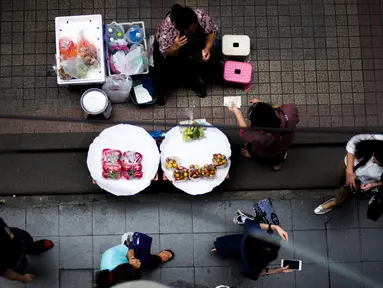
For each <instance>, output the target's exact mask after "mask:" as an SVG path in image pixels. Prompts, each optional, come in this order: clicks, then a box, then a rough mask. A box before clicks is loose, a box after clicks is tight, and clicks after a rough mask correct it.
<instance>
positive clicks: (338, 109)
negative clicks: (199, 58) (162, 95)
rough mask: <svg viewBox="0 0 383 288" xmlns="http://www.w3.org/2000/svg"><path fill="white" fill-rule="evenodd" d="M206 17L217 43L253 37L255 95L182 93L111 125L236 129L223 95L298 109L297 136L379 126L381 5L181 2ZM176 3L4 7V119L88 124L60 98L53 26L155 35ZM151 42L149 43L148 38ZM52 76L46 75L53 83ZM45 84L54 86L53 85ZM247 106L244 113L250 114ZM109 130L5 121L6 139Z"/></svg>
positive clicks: (330, 0)
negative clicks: (69, 18)
mask: <svg viewBox="0 0 383 288" xmlns="http://www.w3.org/2000/svg"><path fill="white" fill-rule="evenodd" d="M179 2H180V3H181V4H186V5H188V6H191V7H198V8H202V9H205V10H207V11H208V12H209V13H210V15H211V16H212V17H213V18H214V20H215V22H216V23H217V25H218V26H219V27H220V29H221V34H222V35H224V34H230V33H234V34H247V35H249V36H250V37H251V42H252V50H251V59H252V64H253V66H254V85H253V88H252V90H251V91H250V92H248V93H243V92H242V91H241V90H239V89H230V88H229V89H223V88H222V87H212V88H211V89H209V95H208V97H206V98H205V99H199V98H197V97H196V96H195V95H193V93H192V92H191V91H188V90H187V89H180V90H178V91H177V92H176V93H174V95H172V96H171V97H169V100H168V103H167V104H166V106H165V107H159V106H153V107H149V108H147V109H138V108H136V107H134V106H133V105H132V104H124V105H115V110H114V113H113V119H115V120H144V121H147V125H143V126H144V127H146V128H147V129H153V128H164V126H163V125H155V126H153V124H154V123H156V122H164V123H166V122H168V123H169V122H170V123H173V122H174V121H178V120H184V119H185V118H187V115H188V112H187V111H188V109H189V110H190V109H192V110H193V113H194V116H195V117H204V118H207V119H208V120H209V121H211V122H212V123H214V124H221V125H229V124H234V123H235V121H234V119H233V117H232V115H231V114H230V113H227V111H225V109H224V107H223V96H224V95H241V96H242V102H243V103H247V102H248V100H249V99H252V98H254V97H258V98H260V99H262V100H265V101H270V102H272V103H274V104H281V103H291V102H293V103H295V104H297V105H298V108H299V113H300V116H301V123H300V126H301V127H343V126H358V127H360V126H379V125H380V126H381V125H383V96H382V95H383V94H382V93H383V84H382V83H383V81H382V80H383V38H382V35H383V34H382V12H381V11H382V10H381V3H380V1H379V0H236V1H234V0H180V1H179ZM172 5H173V0H129V1H128V0H105V1H103V0H84V1H81V0H60V1H59V0H49V1H48V0H21V1H20V0H2V1H1V20H0V21H1V34H0V36H1V47H0V54H1V57H0V68H1V71H0V72H1V73H0V81H1V88H0V89H1V90H0V113H1V114H7V113H12V114H24V115H25V114H26V115H47V116H55V117H57V116H66V117H77V118H78V117H80V118H81V117H82V113H81V109H80V105H79V99H80V95H81V92H82V91H81V89H80V90H79V89H68V88H59V87H58V86H57V84H56V79H55V77H54V76H52V75H51V74H49V73H48V72H49V71H50V70H51V68H52V65H53V64H54V63H55V61H54V59H55V57H54V54H55V35H54V18H55V17H57V16H64V15H80V14H93V13H97V14H102V15H103V17H104V21H105V23H108V22H112V21H115V20H117V21H119V22H127V21H135V20H143V21H145V24H146V27H147V30H148V31H147V32H150V33H153V32H154V31H155V29H156V27H157V26H158V25H159V23H160V22H161V19H162V18H163V17H164V15H165V14H166V13H167V12H168V11H170V7H171V6H172ZM148 34H149V33H148ZM47 73H48V74H47ZM47 75H49V76H47ZM245 108H246V104H245V105H244V109H245ZM104 127H105V126H103V125H92V124H70V123H53V122H31V121H19V120H11V121H10V120H1V122H0V133H44V132H60V131H61V132H70V131H73V132H82V131H100V130H102V129H103V128H104Z"/></svg>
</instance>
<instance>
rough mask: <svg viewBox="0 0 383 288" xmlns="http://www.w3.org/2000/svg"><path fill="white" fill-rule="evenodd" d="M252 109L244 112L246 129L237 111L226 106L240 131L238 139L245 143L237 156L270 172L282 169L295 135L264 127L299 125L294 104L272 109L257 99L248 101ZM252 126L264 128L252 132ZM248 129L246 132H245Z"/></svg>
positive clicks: (291, 126)
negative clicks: (251, 160) (266, 167)
mask: <svg viewBox="0 0 383 288" xmlns="http://www.w3.org/2000/svg"><path fill="white" fill-rule="evenodd" d="M250 103H251V104H252V106H251V107H250V108H249V111H248V115H247V117H248V119H249V120H250V127H249V126H248V125H247V123H246V120H245V118H244V117H243V115H242V112H241V110H239V109H238V108H237V107H236V106H234V105H232V106H229V107H228V109H229V110H230V111H231V112H233V114H234V116H235V117H236V119H237V123H238V125H239V127H240V128H243V129H241V130H240V136H241V138H242V139H243V140H244V141H245V142H246V144H245V146H244V147H243V148H242V150H241V153H242V155H243V156H244V157H246V158H253V159H255V160H258V161H260V162H262V163H266V164H269V165H272V169H273V170H274V171H279V170H280V169H281V168H282V165H283V163H284V161H285V160H286V158H287V150H288V148H289V147H290V146H291V144H292V142H293V140H294V136H295V133H294V132H283V131H282V132H280V131H270V132H269V131H266V129H267V128H296V126H297V124H298V123H299V117H298V110H297V108H296V106H295V105H294V104H283V105H281V106H273V105H271V104H268V103H264V102H262V101H261V100H259V99H253V100H251V101H250ZM253 127H262V128H266V129H265V130H252V129H251V128H253ZM249 128H250V129H249Z"/></svg>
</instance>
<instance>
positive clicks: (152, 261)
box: [147, 254, 162, 269]
mask: <svg viewBox="0 0 383 288" xmlns="http://www.w3.org/2000/svg"><path fill="white" fill-rule="evenodd" d="M161 264H162V259H161V257H160V256H157V255H153V254H152V255H150V257H149V264H148V267H147V269H155V268H157V267H158V266H160V265H161Z"/></svg>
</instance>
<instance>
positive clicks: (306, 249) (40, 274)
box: [0, 191, 383, 288]
mask: <svg viewBox="0 0 383 288" xmlns="http://www.w3.org/2000/svg"><path fill="white" fill-rule="evenodd" d="M307 193H308V194H307V195H310V194H309V193H310V191H307ZM254 195H256V194H254ZM308 197H310V196H308ZM145 198H148V199H150V196H147V197H143V198H139V199H141V200H140V201H141V202H140V201H136V200H133V199H134V198H118V199H116V198H113V199H115V200H118V202H110V201H108V202H100V203H97V202H95V203H92V202H84V203H82V201H81V198H80V200H78V201H77V204H61V205H56V204H52V205H43V206H30V205H33V204H31V203H35V202H32V201H28V198H27V201H25V203H26V205H28V206H29V207H26V206H25V207H24V206H23V205H22V204H21V206H20V205H18V207H17V208H9V207H7V206H1V207H0V216H1V217H3V218H4V219H5V220H6V221H7V222H8V224H9V225H14V226H17V227H20V228H24V229H26V230H27V231H29V232H30V233H31V234H32V235H33V236H35V238H36V239H39V238H50V239H52V240H53V241H54V242H55V244H56V246H55V248H54V249H53V250H52V251H50V252H48V253H47V254H46V255H43V256H41V257H31V263H32V264H33V267H34V268H35V270H36V272H35V273H36V280H35V283H33V284H31V285H28V287H34V288H37V287H39V288H42V287H47V288H48V287H49V288H56V287H61V288H88V287H89V288H90V287H93V286H92V283H93V281H94V273H95V271H96V270H97V268H98V266H99V263H100V255H101V254H102V253H103V251H104V250H105V249H107V248H110V247H111V246H113V245H116V244H118V243H119V241H120V237H121V234H123V233H124V232H126V231H142V232H145V233H148V234H149V235H151V236H153V239H154V243H153V249H152V250H153V252H156V251H158V250H160V249H164V248H171V249H173V250H174V252H175V253H176V258H175V259H174V260H173V261H171V262H169V263H168V264H165V265H164V266H163V267H162V268H161V269H157V270H155V271H153V272H152V273H150V274H148V275H146V276H145V277H146V278H149V279H153V280H156V281H161V282H163V283H166V284H169V285H172V286H175V287H180V288H181V287H182V288H184V287H199V288H212V287H215V286H216V285H218V284H229V285H232V286H235V287H257V288H258V287H264V288H267V287H269V288H270V287H272V288H274V287H275V288H280V287H284V288H289V287H297V288H301V287H302V288H306V287H315V288H322V287H323V288H326V287H332V288H336V287H349V288H350V287H358V288H359V287H381V283H383V273H382V271H383V249H382V245H381V239H382V236H383V221H382V219H381V221H379V222H378V223H374V222H371V221H370V220H367V219H366V205H367V202H366V201H360V202H358V201H353V202H351V203H350V204H349V205H346V206H344V207H343V208H342V209H339V210H335V211H333V212H332V213H331V214H329V215H328V216H315V215H314V214H313V213H312V210H313V208H314V207H315V206H316V205H317V204H318V203H319V202H320V201H321V200H320V199H294V200H274V206H275V208H276V210H277V213H278V215H279V217H280V220H281V223H282V225H281V226H282V227H284V228H285V229H286V230H287V231H288V232H289V237H290V240H289V242H288V245H286V246H284V247H283V248H282V251H281V253H280V255H279V258H278V259H280V258H295V259H301V260H302V261H303V271H301V272H298V273H290V274H279V275H274V276H269V277H263V278H261V280H258V281H257V282H252V281H248V280H245V279H244V278H243V277H242V276H241V275H240V273H239V267H238V265H237V264H236V263H234V262H230V261H224V260H221V259H219V258H218V257H217V256H214V255H211V254H210V253H209V251H210V248H211V247H212V243H213V241H214V239H215V238H216V237H218V236H222V235H225V234H230V233H236V232H239V231H240V229H239V227H237V226H235V225H234V224H233V223H232V217H233V214H234V213H235V210H236V209H237V208H241V209H243V210H244V211H248V212H251V211H252V209H251V207H252V204H253V201H248V200H238V201H212V200H213V199H214V197H212V198H211V197H210V198H209V199H210V200H209V201H204V200H203V199H202V198H193V199H192V198H190V197H181V199H178V198H177V199H175V198H174V199H172V198H170V197H167V196H163V199H162V200H161V201H156V202H151V201H150V200H145ZM217 199H218V198H217ZM35 200H36V199H35ZM17 201H18V200H15V201H13V203H18V202H17ZM37 201H40V200H39V198H37ZM279 263H280V262H279V260H277V261H275V265H279ZM36 268H37V269H36ZM362 276H364V277H366V278H367V279H368V281H370V282H368V283H366V284H365V285H364V286H362V284H361V282H359V281H360V279H361V277H362ZM371 283H372V285H371ZM373 283H375V286H373ZM0 287H4V288H11V287H23V285H19V284H16V285H15V284H14V283H10V282H7V281H5V280H3V279H1V280H0Z"/></svg>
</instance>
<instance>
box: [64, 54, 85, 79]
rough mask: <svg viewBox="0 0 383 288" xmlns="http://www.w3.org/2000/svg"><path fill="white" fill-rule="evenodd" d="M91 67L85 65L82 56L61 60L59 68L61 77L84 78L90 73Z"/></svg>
mask: <svg viewBox="0 0 383 288" xmlns="http://www.w3.org/2000/svg"><path fill="white" fill-rule="evenodd" d="M88 70H89V67H88V66H87V65H85V63H84V61H82V59H81V58H77V57H76V58H70V59H68V60H63V61H61V62H60V69H59V70H58V72H59V75H60V78H61V79H63V80H70V79H72V78H78V79H83V78H85V77H86V75H87V74H88Z"/></svg>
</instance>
